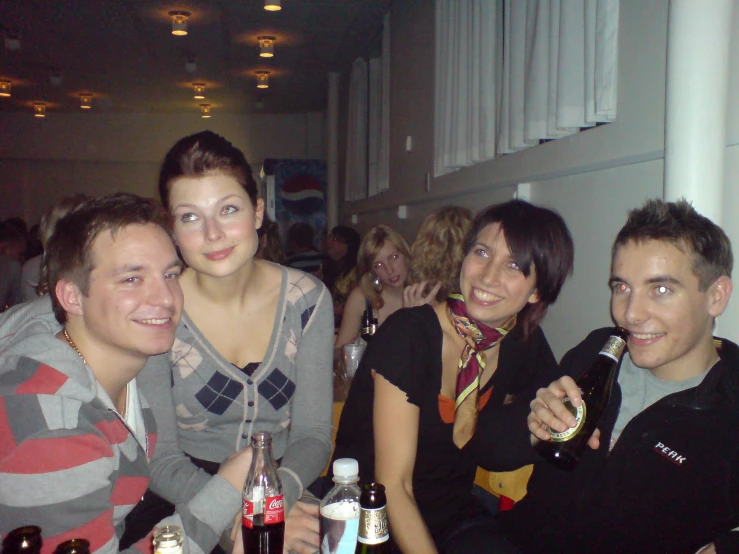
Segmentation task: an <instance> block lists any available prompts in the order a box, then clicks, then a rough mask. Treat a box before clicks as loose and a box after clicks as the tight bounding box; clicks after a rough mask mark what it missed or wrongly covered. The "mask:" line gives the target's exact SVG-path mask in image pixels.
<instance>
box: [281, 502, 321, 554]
mask: <svg viewBox="0 0 739 554" xmlns="http://www.w3.org/2000/svg"><path fill="white" fill-rule="evenodd" d="M319 509H320V508H319V505H318V504H314V503H312V502H303V501H301V500H298V501H297V502H296V503H295V505H293V507H292V508H290V511H289V512H288V513H287V517H286V518H285V545H284V548H283V549H282V551H283V552H284V554H289V553H290V552H298V554H314V553H315V552H317V551H318V549H319V548H320V544H321V543H320V535H319V523H318V515H319V513H320V512H319Z"/></svg>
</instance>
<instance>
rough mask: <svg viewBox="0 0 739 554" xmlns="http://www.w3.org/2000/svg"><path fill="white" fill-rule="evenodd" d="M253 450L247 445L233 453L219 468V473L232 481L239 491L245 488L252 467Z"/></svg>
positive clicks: (232, 484)
mask: <svg viewBox="0 0 739 554" xmlns="http://www.w3.org/2000/svg"><path fill="white" fill-rule="evenodd" d="M251 458H252V450H251V446H247V447H246V448H244V449H243V450H240V451H238V452H236V453H235V454H231V455H230V456H229V457H228V458H226V460H225V461H224V462H223V463H222V464H221V467H220V468H218V475H220V476H221V477H223V478H224V479H225V480H226V481H228V482H229V483H231V486H232V487H233V488H235V489H236V490H237V491H239V492H241V491H242V490H244V482H245V481H246V476H247V475H248V473H249V468H250V467H251Z"/></svg>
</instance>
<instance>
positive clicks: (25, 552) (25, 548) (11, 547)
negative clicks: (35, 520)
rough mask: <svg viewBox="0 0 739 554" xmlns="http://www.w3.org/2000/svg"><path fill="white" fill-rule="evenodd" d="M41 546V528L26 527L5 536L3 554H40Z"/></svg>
mask: <svg viewBox="0 0 739 554" xmlns="http://www.w3.org/2000/svg"><path fill="white" fill-rule="evenodd" d="M41 544H42V541H41V527H36V526H35V525H25V526H23V527H18V528H17V529H13V530H12V531H11V532H10V533H8V534H7V535H6V536H5V539H3V550H2V554H39V553H40V552H41Z"/></svg>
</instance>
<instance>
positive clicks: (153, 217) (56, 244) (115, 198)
mask: <svg viewBox="0 0 739 554" xmlns="http://www.w3.org/2000/svg"><path fill="white" fill-rule="evenodd" d="M170 221H171V219H170V218H169V216H168V215H167V214H166V212H165V211H164V210H163V209H162V206H161V205H160V204H159V203H158V202H156V201H155V200H152V199H150V198H141V197H139V196H136V195H134V194H126V193H118V194H112V195H110V196H104V197H102V198H93V199H91V200H88V201H87V202H84V203H83V204H81V205H80V206H78V207H77V208H76V209H74V210H72V211H71V212H69V213H68V214H67V215H65V216H64V217H63V218H61V219H60V220H59V221H58V222H57V224H56V230H55V232H54V234H53V235H52V236H51V237H50V238H49V242H48V243H47V245H46V251H45V252H44V265H45V266H46V281H47V287H48V290H49V291H50V296H51V305H52V307H53V308H54V315H55V316H56V319H57V321H59V323H61V324H62V325H63V324H64V323H65V322H66V321H67V313H66V312H65V311H64V308H63V307H62V305H61V304H60V302H59V299H58V298H57V296H56V285H57V283H58V282H59V281H61V280H62V279H68V280H70V281H72V282H73V283H74V284H75V285H77V286H78V287H79V288H80V291H81V292H82V294H85V295H86V294H87V292H88V290H89V286H90V272H91V271H92V270H93V268H94V267H93V264H94V260H93V259H92V246H93V243H94V242H95V239H96V238H97V237H98V236H99V235H100V233H103V232H105V231H110V232H111V234H112V235H113V236H115V235H116V233H118V232H119V231H120V230H121V229H124V228H126V227H128V226H129V225H147V224H150V223H151V224H153V225H157V226H159V227H161V228H162V229H163V230H164V231H165V232H166V233H167V235H168V236H169V237H170V239H172V229H171V223H170ZM172 243H173V244H174V240H172Z"/></svg>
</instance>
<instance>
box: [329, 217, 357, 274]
mask: <svg viewBox="0 0 739 554" xmlns="http://www.w3.org/2000/svg"><path fill="white" fill-rule="evenodd" d="M329 236H332V237H334V238H335V239H336V240H338V241H339V242H342V243H344V244H346V247H347V248H346V254H344V263H343V266H344V268H345V269H346V268H348V269H352V268H353V267H354V266H355V265H357V255H358V254H359V244H360V243H361V242H362V238H361V237H360V236H359V233H357V231H356V230H354V229H352V228H351V227H346V226H344V225H337V226H336V227H334V228H333V229H331V232H330V233H329Z"/></svg>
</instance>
